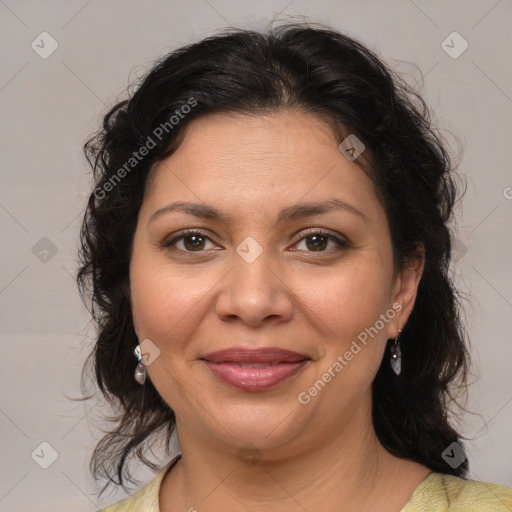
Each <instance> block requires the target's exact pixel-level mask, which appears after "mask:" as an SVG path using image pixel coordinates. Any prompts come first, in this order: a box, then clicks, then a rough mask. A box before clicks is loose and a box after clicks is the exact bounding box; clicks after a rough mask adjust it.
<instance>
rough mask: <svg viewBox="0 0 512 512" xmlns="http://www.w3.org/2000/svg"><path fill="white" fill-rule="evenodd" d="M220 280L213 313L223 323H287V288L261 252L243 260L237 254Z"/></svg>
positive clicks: (289, 309)
mask: <svg viewBox="0 0 512 512" xmlns="http://www.w3.org/2000/svg"><path fill="white" fill-rule="evenodd" d="M234 260H235V261H234V266H233V268H232V269H231V271H230V272H229V273H228V274H227V275H226V277H225V279H223V281H222V283H223V287H222V289H221V291H220V292H219V294H218V296H217V303H216V312H217V315H218V317H219V318H220V319H221V320H223V321H225V322H236V321H240V322H243V323H245V324H246V325H249V326H251V327H258V326H260V325H263V324H265V323H267V324H268V323H272V324H278V323H281V322H287V321H288V320H290V319H291V318H292V316H293V302H292V300H291V296H292V294H291V291H290V290H289V288H288V287H287V285H286V283H285V282H284V281H283V280H282V279H281V278H280V277H279V274H278V272H276V270H274V269H273V268H272V265H271V262H270V261H269V260H268V259H267V258H266V257H264V255H263V254H262V255H261V256H260V257H259V258H258V259H256V261H253V262H252V263H247V262H246V261H244V260H243V259H242V258H240V257H239V256H238V255H236V256H234Z"/></svg>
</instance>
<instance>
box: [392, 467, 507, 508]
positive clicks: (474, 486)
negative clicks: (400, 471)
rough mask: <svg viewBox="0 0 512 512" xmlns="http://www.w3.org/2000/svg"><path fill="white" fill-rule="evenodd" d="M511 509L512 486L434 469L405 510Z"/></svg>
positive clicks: (415, 492) (417, 489)
mask: <svg viewBox="0 0 512 512" xmlns="http://www.w3.org/2000/svg"><path fill="white" fill-rule="evenodd" d="M424 510H428V511H429V512H445V511H450V512H510V510H512V489H510V488H508V487H505V486H502V485H497V484H492V483H488V482H479V481H476V480H469V479H464V478H459V477H456V476H452V475H445V474H442V473H430V474H429V475H428V476H427V477H426V478H425V479H424V480H423V481H422V482H421V483H420V485H419V486H418V487H417V488H416V490H415V491H414V493H413V495H412V496H411V499H410V500H409V501H408V502H407V504H406V505H405V507H404V508H403V509H402V512H421V511H424Z"/></svg>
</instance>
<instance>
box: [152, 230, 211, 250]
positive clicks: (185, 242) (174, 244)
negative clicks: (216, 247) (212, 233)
mask: <svg viewBox="0 0 512 512" xmlns="http://www.w3.org/2000/svg"><path fill="white" fill-rule="evenodd" d="M208 242H210V243H211V244H212V245H213V242H212V241H211V239H210V238H209V237H208V236H207V235H206V234H204V233H203V232H201V231H193V230H190V231H185V232H182V233H181V234H180V235H179V236H177V237H175V238H173V239H172V240H170V241H168V242H164V243H163V244H162V247H165V248H167V249H171V248H174V249H178V250H180V251H184V252H202V251H203V250H205V249H212V248H213V247H206V245H207V243H208Z"/></svg>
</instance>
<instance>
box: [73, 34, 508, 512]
mask: <svg viewBox="0 0 512 512" xmlns="http://www.w3.org/2000/svg"><path fill="white" fill-rule="evenodd" d="M85 149H86V154H87V156H88V158H89V161H90V163H91V165H92V167H93V169H94V173H95V178H96V183H95V189H94V191H93V193H92V194H91V196H90V199H89V203H88V208H87V212H86V217H85V219H84V223H83V226H82V233H81V234H82V237H81V268H80V271H79V275H78V282H79V286H80V290H81V292H82V293H83V294H84V295H85V294H86V293H87V291H89V292H90V294H91V296H92V304H93V313H94V315H95V319H96V321H97V324H98V339H97V343H96V346H95V350H94V352H93V354H91V355H92V356H93V362H94V368H95V374H96V378H97V382H98V385H99V387H100V389H101V391H102V392H103V393H104V395H105V396H106V397H107V398H108V399H109V400H110V401H111V403H112V404H113V405H117V406H118V407H119V411H120V414H119V418H118V420H119V423H118V426H117V428H116V429H115V430H113V431H112V432H110V433H108V434H107V435H106V437H104V438H103V439H102V440H101V441H100V443H99V444H98V446H97V447H96V450H95V452H94V454H93V459H92V461H91V466H92V471H93V473H94V474H95V475H96V476H99V475H102V476H106V477H107V478H109V479H110V481H112V482H114V483H116V484H119V485H123V486H124V482H125V481H126V475H128V479H130V478H129V473H127V471H126V459H127V457H128V456H130V455H133V454H134V455H135V456H137V457H138V458H139V459H140V460H141V461H142V462H143V463H145V464H147V465H148V466H150V467H152V468H153V469H156V468H157V467H158V466H157V465H155V464H153V463H152V462H151V461H149V460H148V459H147V458H146V457H145V455H144V442H145V441H148V442H149V441H156V440H159V439H160V440H161V439H163V438H164V439H165V442H166V446H167V449H169V448H170V436H171V434H172V432H173V431H176V433H177V436H178V440H179V446H180V451H181V453H180V455H179V456H175V457H174V458H172V459H171V460H168V461H167V464H166V465H165V467H164V468H163V469H162V470H161V471H160V473H159V474H158V475H157V476H156V477H155V478H154V479H153V480H152V481H151V482H150V483H149V484H148V485H146V486H145V487H144V488H143V489H141V490H140V491H139V492H137V493H135V494H134V495H133V496H131V497H130V498H127V499H126V500H123V501H121V502H119V503H117V504H116V505H113V506H111V507H108V508H106V509H104V510H105V511H108V512H113V511H128V510H138V511H161V512H174V511H179V510H183V511H185V510H188V511H194V510H197V511H200V512H203V511H218V510H229V511H247V510H251V511H263V510H265V511H274V510H275V511H291V510H308V511H309V512H313V511H318V510H322V511H326V510H327V511H335V510H340V509H343V510H345V511H366V510H368V511H369V510H379V511H381V512H383V511H389V512H391V511H393V512H395V511H404V512H412V511H417V510H435V511H445V510H464V511H468V510H479V511H486V510H489V511H490V510H492V511H497V510H503V511H505V510H510V507H511V506H512V490H510V489H508V488H506V487H502V486H498V485H494V484H487V483H481V482H476V481H471V480H467V479H465V478H464V477H465V475H466V474H467V471H468V463H467V459H466V455H465V452H464V449H463V446H462V442H461V436H460V434H459V433H458V432H457V431H456V430H455V429H454V427H453V426H452V425H450V424H449V422H448V418H447V415H448V406H449V405H450V399H451V397H452V396H453V395H454V394H455V392H456V391H457V390H464V387H465V382H466V381H465V377H466V372H467V368H468V351H467V347H466V344H465V340H464V334H463V328H462V326H461V324H460V321H459V305H458V300H457V295H456V291H455V289H454V287H453V284H452V283H451V281H450V279H449V277H448V274H447V269H448V265H449V262H450V232H449V229H448V222H449V221H450V219H451V216H452V207H453V204H454V201H455V199H456V192H457V191H456V187H455V184H454V182H453V178H452V175H451V174H450V172H451V171H452V167H451V162H450V159H449V156H448V154H447V152H446V150H445V148H444V147H443V145H442V143H441V141H440V139H439V137H438V136H436V133H435V131H434V129H433V128H432V127H431V124H430V121H429V117H428V111H427V109H426V106H425V104H424V103H423V101H422V100H421V98H420V97H419V96H417V95H416V94H415V93H414V92H413V91H411V90H410V89H409V88H408V87H407V86H406V85H405V84H404V83H403V82H401V81H400V80H399V79H398V78H397V77H395V76H393V75H392V73H391V72H390V71H389V70H388V69H387V68H386V67H385V66H384V65H383V64H382V63H381V62H380V61H379V60H378V59H377V57H376V56H375V55H373V54H372V53H371V52H370V51H369V50H368V49H366V48H365V47H364V46H362V45H361V44H360V43H358V42H356V41H354V40H352V39H350V38H348V37H347V36H345V35H342V34H339V33H337V32H335V31H333V30H330V29H327V28H323V27H319V26H317V25H314V26H313V25H307V26H306V25H283V26H281V27H278V28H273V29H271V30H269V31H268V33H265V34H261V33H256V32H251V31H244V30H236V31H231V32H229V33H226V34H220V35H218V36H215V37H211V38H208V39H205V40H203V41H201V42H198V43H196V44H192V45H190V46H187V47H185V48H181V49H179V50H177V51H175V52H172V53H171V54H169V55H168V56H166V57H165V58H163V59H162V60H161V61H160V62H159V63H158V64H157V65H155V67H154V68H153V69H152V70H151V71H150V72H149V73H148V74H147V76H146V77H145V78H144V79H143V80H142V81H141V83H140V85H139V87H138V88H137V90H136V92H135V93H134V94H133V96H132V97H131V98H130V99H129V100H126V101H123V102H121V103H119V104H118V105H116V106H115V107H114V108H113V109H112V110H111V111H110V112H109V113H108V114H107V115H106V117H105V120H104V124H103V130H102V131H101V132H100V133H98V134H97V135H96V136H95V137H93V138H91V139H90V140H89V141H88V143H87V144H86V148H85ZM134 371H135V373H134ZM164 434H165V436H164ZM166 453H167V455H169V451H167V452H166ZM115 477H117V480H116V479H115Z"/></svg>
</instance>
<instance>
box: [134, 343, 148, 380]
mask: <svg viewBox="0 0 512 512" xmlns="http://www.w3.org/2000/svg"><path fill="white" fill-rule="evenodd" d="M133 353H134V354H135V357H136V358H137V359H138V360H139V364H137V366H136V367H135V375H134V378H135V380H136V381H137V382H138V383H139V384H140V385H141V386H143V385H144V381H145V380H146V375H147V373H146V367H145V366H144V363H143V362H142V352H141V350H140V345H137V346H136V347H135V350H134V351H133Z"/></svg>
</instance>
